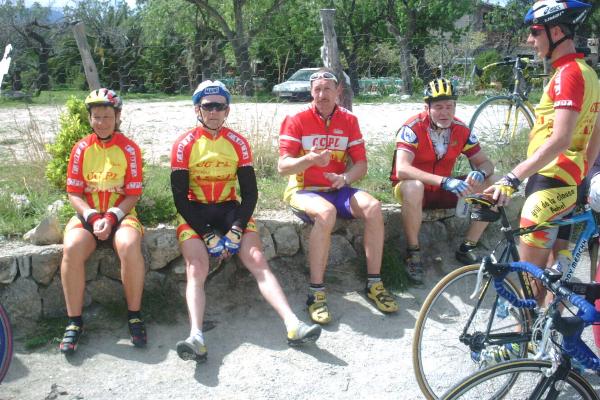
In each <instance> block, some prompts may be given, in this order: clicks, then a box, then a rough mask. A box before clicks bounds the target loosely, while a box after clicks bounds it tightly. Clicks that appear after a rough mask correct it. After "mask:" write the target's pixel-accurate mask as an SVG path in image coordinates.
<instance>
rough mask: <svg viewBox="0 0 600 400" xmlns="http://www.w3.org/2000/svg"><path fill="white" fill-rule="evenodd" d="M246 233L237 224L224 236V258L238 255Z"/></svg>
mask: <svg viewBox="0 0 600 400" xmlns="http://www.w3.org/2000/svg"><path fill="white" fill-rule="evenodd" d="M243 234H244V233H243V232H242V230H241V229H240V228H239V227H237V226H232V227H231V229H230V230H229V232H227V233H226V234H225V236H223V239H222V241H223V246H224V247H225V248H224V251H223V258H229V257H230V256H233V255H236V254H237V253H238V252H239V251H240V242H241V241H242V235H243Z"/></svg>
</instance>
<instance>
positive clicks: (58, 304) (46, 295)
mask: <svg viewBox="0 0 600 400" xmlns="http://www.w3.org/2000/svg"><path fill="white" fill-rule="evenodd" d="M39 292H40V297H41V299H42V315H43V316H44V317H59V316H62V315H65V312H66V305H65V296H64V295H63V290H62V284H61V281H60V279H59V278H58V276H55V277H54V279H53V280H52V282H51V283H50V285H48V287H42V288H40V289H39ZM88 297H89V296H88Z"/></svg>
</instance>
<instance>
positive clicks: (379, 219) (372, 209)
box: [350, 191, 385, 274]
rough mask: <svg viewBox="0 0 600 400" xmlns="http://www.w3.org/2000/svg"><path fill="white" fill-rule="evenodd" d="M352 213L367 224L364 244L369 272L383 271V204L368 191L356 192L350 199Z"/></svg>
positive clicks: (377, 272)
mask: <svg viewBox="0 0 600 400" xmlns="http://www.w3.org/2000/svg"><path fill="white" fill-rule="evenodd" d="M350 207H351V209H352V214H353V215H354V216H355V217H356V218H360V219H362V220H363V222H364V224H365V233H364V246H365V255H366V258H367V272H368V273H369V274H379V273H380V272H381V258H382V256H383V241H384V229H385V228H384V226H383V215H382V214H381V204H380V203H379V201H378V200H377V199H375V198H374V197H373V196H371V195H370V194H368V193H367V192H362V191H360V192H356V194H355V195H354V196H353V197H352V199H351V200H350Z"/></svg>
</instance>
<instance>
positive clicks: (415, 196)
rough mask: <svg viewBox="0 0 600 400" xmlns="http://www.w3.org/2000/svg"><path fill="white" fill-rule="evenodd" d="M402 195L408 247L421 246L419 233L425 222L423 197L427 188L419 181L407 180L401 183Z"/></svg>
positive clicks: (403, 224) (403, 223) (403, 222)
mask: <svg viewBox="0 0 600 400" xmlns="http://www.w3.org/2000/svg"><path fill="white" fill-rule="evenodd" d="M399 185H402V186H400V191H401V193H402V227H403V228H404V233H405V234H406V242H407V245H408V247H415V246H418V245H419V231H420V230H421V222H422V220H423V196H424V194H425V186H423V182H421V181H417V180H406V181H402V182H401V183H399Z"/></svg>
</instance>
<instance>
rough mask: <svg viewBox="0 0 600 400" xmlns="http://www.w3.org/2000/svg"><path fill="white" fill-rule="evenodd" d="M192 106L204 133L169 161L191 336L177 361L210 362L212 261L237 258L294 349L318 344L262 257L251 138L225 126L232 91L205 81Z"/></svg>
mask: <svg viewBox="0 0 600 400" xmlns="http://www.w3.org/2000/svg"><path fill="white" fill-rule="evenodd" d="M192 101H193V104H194V111H195V113H196V116H197V120H198V122H199V125H198V126H197V127H196V128H194V129H192V130H191V131H189V132H186V133H184V134H183V135H181V136H180V137H179V138H178V139H177V141H176V142H175V144H174V145H173V149H172V153H171V168H172V173H171V187H172V191H173V198H174V201H175V207H176V208H177V212H178V216H177V219H178V227H177V237H178V240H179V245H180V248H181V253H182V255H183V258H184V259H185V263H186V275H187V288H186V300H187V307H188V312H189V318H190V334H189V336H188V338H187V339H185V340H182V341H179V342H178V343H177V354H178V355H179V357H181V358H182V359H184V360H195V361H204V360H206V357H207V349H206V345H205V343H204V333H203V332H202V323H203V320H204V310H205V304H206V298H205V297H206V296H205V290H204V283H205V281H206V277H207V276H208V268H209V257H213V258H220V259H223V258H228V257H230V256H232V255H236V254H237V255H238V256H239V258H240V261H241V262H242V263H243V264H244V266H245V267H246V268H247V269H248V270H249V271H250V272H251V273H252V275H253V276H254V278H255V279H256V281H257V283H258V288H259V290H260V292H261V294H262V295H263V297H264V298H265V299H266V300H267V302H268V303H269V304H270V305H271V306H272V307H273V308H274V309H275V311H276V312H277V313H278V314H279V316H280V317H281V319H282V320H283V322H284V324H285V327H286V330H287V341H288V344H289V345H290V346H296V345H300V344H303V343H306V342H311V341H315V340H317V338H318V337H319V335H320V334H321V328H320V327H319V326H318V325H307V324H304V323H303V322H301V321H300V320H299V319H298V318H297V317H296V315H295V314H294V312H293V311H292V309H291V308H290V306H289V304H288V301H287V299H286V297H285V295H284V293H283V290H282V289H281V286H280V285H279V283H278V281H277V278H276V277H275V275H274V274H273V272H271V270H270V268H269V265H268V264H267V260H266V258H265V256H264V254H263V252H262V244H261V240H260V236H259V234H258V231H257V227H256V224H255V222H254V219H253V218H252V214H253V213H254V208H255V206H256V201H257V199H258V188H257V185H256V176H255V173H254V167H253V166H252V151H251V149H250V145H249V143H248V141H247V140H246V138H244V137H243V136H242V135H240V134H239V133H237V132H234V131H233V130H231V129H229V128H227V127H225V126H224V123H225V120H226V118H227V116H228V115H229V111H230V109H229V104H230V102H231V94H230V93H229V90H228V89H227V87H225V85H223V83H221V82H219V81H214V82H213V81H210V80H208V81H204V82H202V83H201V84H200V85H198V88H197V89H196V91H195V92H194V95H193V96H192ZM238 185H239V188H240V190H239V193H238V190H237V186H238Z"/></svg>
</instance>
